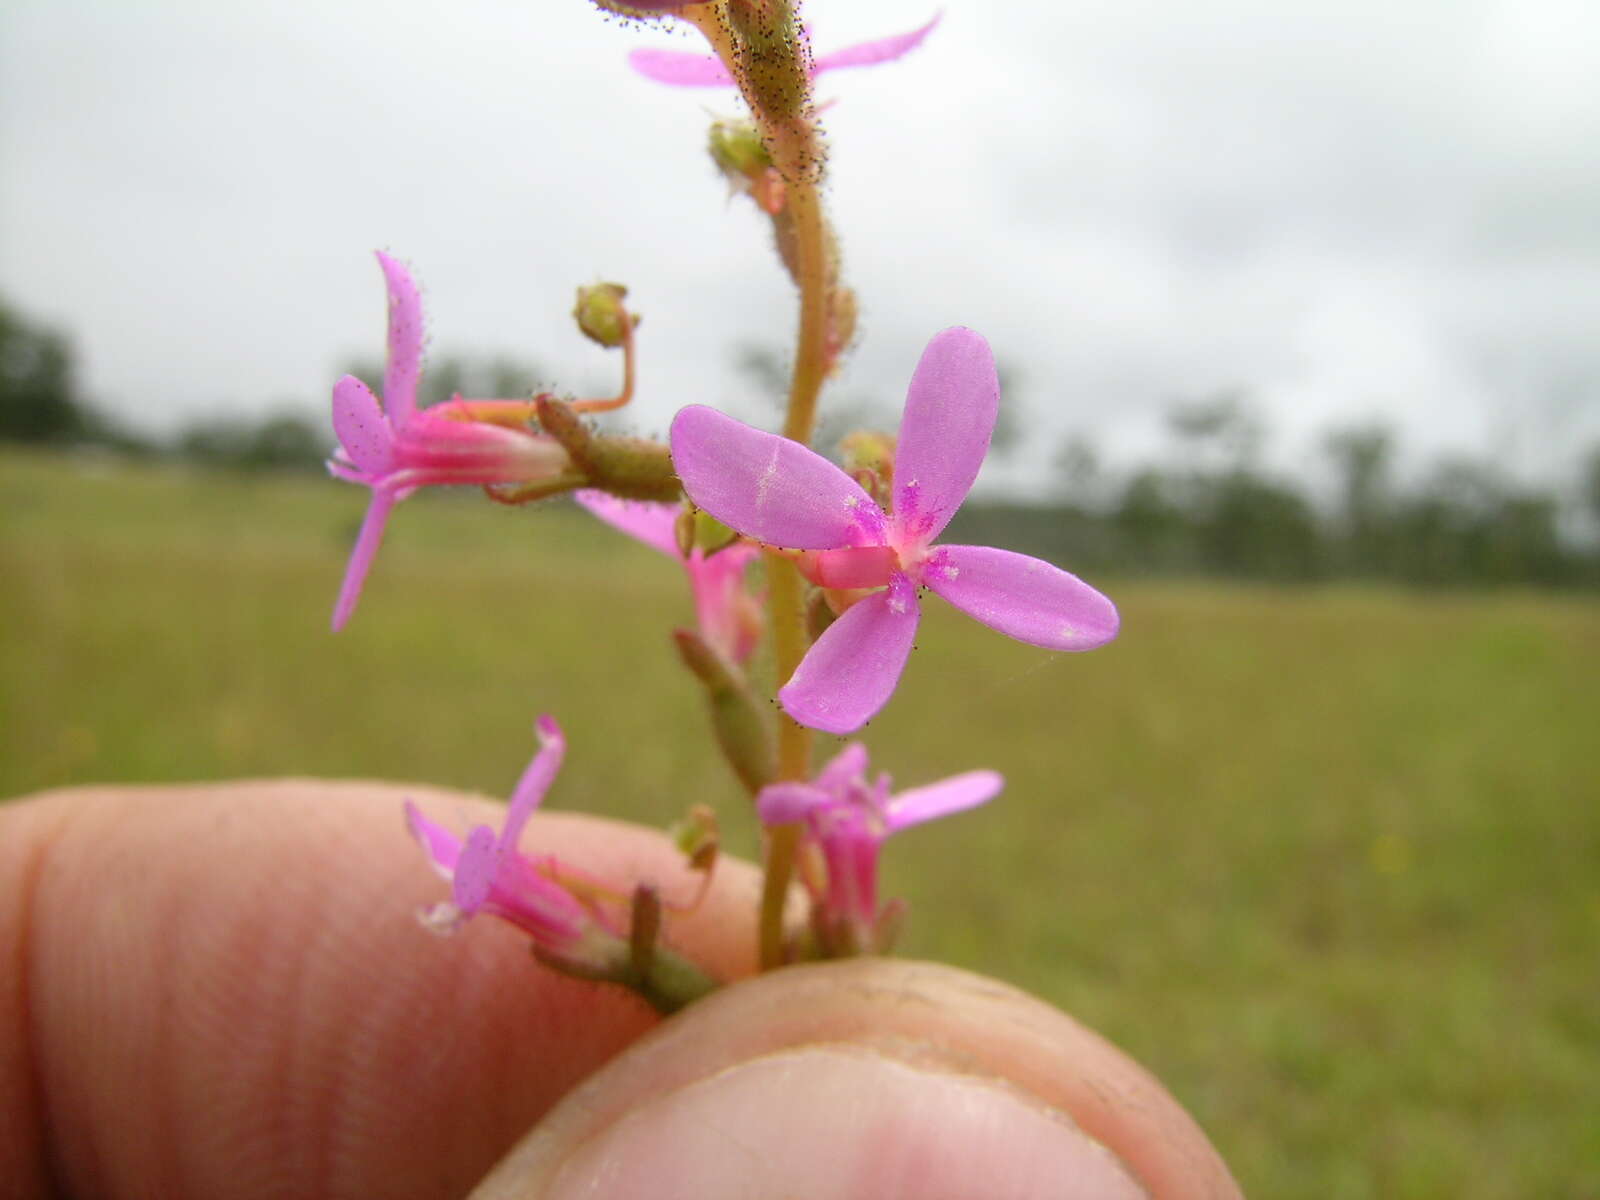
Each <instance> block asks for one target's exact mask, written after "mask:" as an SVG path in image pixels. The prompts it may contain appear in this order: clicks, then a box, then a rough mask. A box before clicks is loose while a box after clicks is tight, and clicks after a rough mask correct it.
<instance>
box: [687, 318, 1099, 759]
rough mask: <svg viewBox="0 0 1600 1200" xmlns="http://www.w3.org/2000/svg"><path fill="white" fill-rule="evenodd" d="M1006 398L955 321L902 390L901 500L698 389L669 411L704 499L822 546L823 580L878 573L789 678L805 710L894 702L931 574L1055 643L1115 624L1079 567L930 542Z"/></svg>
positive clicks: (761, 528)
mask: <svg viewBox="0 0 1600 1200" xmlns="http://www.w3.org/2000/svg"><path fill="white" fill-rule="evenodd" d="M999 401H1000V384H999V380H998V378H997V376H996V374H995V368H994V356H993V355H992V354H991V353H990V351H989V344H988V343H987V342H986V341H984V340H983V338H982V337H980V336H979V335H978V334H976V333H974V332H973V331H972V330H970V329H961V328H955V329H947V330H945V331H944V332H943V333H940V334H937V335H936V336H935V337H934V338H933V340H932V341H931V342H929V343H928V348H927V349H926V350H925V351H923V354H922V359H921V361H920V362H919V363H918V364H917V370H916V373H915V374H914V375H913V376H912V378H911V386H910V388H909V389H908V390H907V392H906V409H905V415H904V417H903V418H902V420H901V425H900V438H899V443H898V447H897V449H896V452H895V463H894V487H893V500H894V511H893V513H892V514H890V513H885V512H884V511H883V509H881V508H879V507H878V505H877V504H876V503H875V502H874V501H873V499H872V498H871V497H870V496H868V495H867V493H866V492H865V491H863V490H862V488H861V486H860V484H858V483H857V482H856V481H855V480H854V479H852V478H851V477H850V476H848V475H846V474H845V473H844V472H843V471H841V470H840V469H839V468H838V467H836V466H834V465H833V464H832V463H830V462H829V461H828V460H827V459H825V458H823V457H822V456H821V455H818V454H815V453H813V452H812V451H810V450H808V449H806V448H805V447H804V446H802V445H800V444H799V443H798V442H793V441H790V440H789V439H787V438H782V437H779V436H777V435H776V434H771V433H765V432H763V431H761V430H759V429H752V428H751V427H750V426H748V425H745V424H744V423H742V422H740V421H736V420H734V419H733V418H732V417H729V416H725V415H723V414H722V413H720V412H718V411H717V410H716V409H713V408H706V407H704V406H702V405H691V406H690V407H688V408H685V409H684V410H683V411H681V412H680V413H678V415H677V417H676V418H674V419H673V422H672V434H671V440H672V462H673V467H674V469H675V470H676V471H677V473H678V478H679V479H681V480H682V481H683V489H684V491H685V492H687V493H688V495H689V497H690V499H692V500H693V501H694V502H695V503H696V504H697V505H699V506H700V507H701V508H703V509H705V510H706V511H707V512H708V513H710V514H711V515H712V516H714V517H716V518H717V520H719V521H721V522H722V523H723V524H724V525H728V526H730V527H731V528H733V529H737V530H738V531H739V532H740V533H742V534H744V535H745V536H747V537H751V538H754V539H755V540H756V541H758V542H765V543H766V544H768V545H770V546H781V547H787V548H793V549H798V550H804V551H815V552H817V553H811V554H803V555H801V556H800V569H801V570H802V571H803V572H804V573H805V574H806V575H807V577H808V578H810V579H811V580H812V582H814V583H817V584H820V585H821V586H823V587H827V588H837V589H864V588H878V589H881V590H878V591H874V592H873V593H872V594H870V595H868V596H867V597H865V598H864V599H862V600H860V601H859V602H857V603H856V604H854V605H853V606H852V607H850V608H849V609H848V611H846V612H845V613H844V614H843V615H842V616H841V617H840V618H839V619H838V620H837V621H835V622H834V623H833V624H832V625H830V626H829V627H828V628H827V630H826V631H825V632H824V633H823V635H822V636H821V637H820V638H818V639H817V642H816V644H815V645H814V646H812V647H811V650H810V651H809V652H808V653H807V654H806V656H805V658H804V659H803V660H802V661H801V663H800V666H799V667H798V668H797V669H796V671H795V673H794V676H793V678H791V679H790V680H789V682H788V684H787V685H785V686H784V688H783V689H782V690H781V691H780V692H779V693H778V699H779V700H780V701H781V702H782V704H783V707H784V711H786V712H787V713H788V714H789V715H790V716H792V717H793V718H794V719H795V720H797V721H799V722H800V723H801V724H802V725H809V726H811V727H812V728H813V729H821V730H824V731H825V732H828V733H850V732H852V731H854V730H856V729H859V728H861V726H862V725H864V724H865V723H866V722H867V721H868V720H869V719H870V718H871V717H872V715H873V714H874V713H876V712H877V711H878V710H879V709H880V708H882V707H883V706H884V704H886V703H887V702H888V700H889V697H890V695H891V694H893V692H894V688H895V684H896V683H898V682H899V680H900V673H901V671H902V670H904V668H905V664H906V659H907V657H908V656H909V655H910V653H911V642H912V639H913V638H914V637H915V636H916V632H917V621H918V618H919V615H920V614H919V610H918V603H917V589H918V588H919V587H927V588H931V589H932V590H933V591H935V592H937V593H938V594H939V595H941V596H943V597H944V598H945V599H946V600H948V601H949V602H950V603H951V604H954V605H955V606H956V607H957V608H959V609H961V610H962V611H963V612H965V613H967V614H968V615H969V616H972V617H975V618H976V619H977V620H979V621H982V622H983V623H984V624H985V625H987V626H989V627H990V628H991V629H997V630H999V631H1000V632H1001V633H1003V634H1005V635H1007V636H1008V637H1013V638H1016V639H1017V640H1018V641H1020V642H1027V643H1028V644H1029V645H1032V646H1042V647H1044V648H1045V649H1047V650H1092V649H1094V648H1095V647H1097V646H1103V645H1105V644H1106V643H1107V642H1109V641H1110V640H1111V639H1112V638H1114V637H1116V635H1117V626H1118V616H1117V609H1116V606H1115V605H1113V604H1112V603H1111V601H1110V600H1108V599H1106V598H1105V597H1104V596H1102V595H1101V594H1100V593H1099V592H1097V591H1095V590H1094V589H1093V588H1092V587H1090V586H1089V585H1088V584H1086V583H1084V582H1083V581H1082V580H1081V579H1079V578H1078V577H1077V576H1075V575H1069V574H1067V572H1065V571H1063V570H1060V569H1059V568H1057V567H1053V566H1051V565H1050V564H1049V563H1047V562H1044V561H1042V560H1040V559H1037V558H1030V557H1028V556H1027V555H1025V554H1016V553H1013V552H1012V551H1010V550H1000V549H996V548H994V547H990V546H936V545H934V544H933V540H934V539H935V538H936V537H938V536H939V534H940V533H942V532H943V531H944V527H945V526H946V525H948V524H949V523H950V518H951V517H953V516H954V515H955V513H956V510H957V509H958V508H960V507H961V502H962V501H963V500H965V499H966V496H967V492H968V491H969V490H970V489H971V487H972V483H973V481H974V480H975V479H976V478H977V476H978V468H979V467H980V466H981V465H982V464H983V458H984V455H985V454H986V453H987V452H988V449H989V439H990V436H991V435H992V434H993V432H994V422H995V415H996V413H997V412H998V410H999Z"/></svg>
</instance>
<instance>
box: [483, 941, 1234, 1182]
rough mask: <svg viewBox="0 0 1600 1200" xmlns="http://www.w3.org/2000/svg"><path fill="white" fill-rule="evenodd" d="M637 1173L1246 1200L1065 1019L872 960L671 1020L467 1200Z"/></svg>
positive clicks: (1134, 1072) (737, 992) (960, 981)
mask: <svg viewBox="0 0 1600 1200" xmlns="http://www.w3.org/2000/svg"><path fill="white" fill-rule="evenodd" d="M697 1130H698V1131H704V1130H710V1131H713V1133H715V1132H716V1131H722V1132H723V1133H726V1134H727V1135H728V1136H726V1137H722V1136H712V1137H707V1136H703V1135H702V1134H700V1133H697ZM746 1151H748V1152H746ZM645 1167H648V1169H649V1171H650V1172H651V1175H650V1178H651V1179H652V1181H653V1186H652V1187H651V1189H650V1194H652V1195H658V1196H664V1197H671V1196H678V1195H682V1196H695V1197H717V1196H723V1195H727V1196H735V1195H749V1194H758V1195H766V1194H785V1189H787V1190H789V1191H792V1192H793V1193H794V1194H800V1195H807V1196H821V1197H832V1196H849V1197H856V1196H860V1197H863V1198H865V1197H873V1198H878V1197H888V1196H918V1197H927V1196H933V1197H940V1196H950V1197H956V1196H968V1195H1006V1196H1059V1197H1074V1196H1105V1197H1117V1196H1132V1195H1150V1196H1155V1197H1217V1198H1232V1197H1237V1196H1238V1195H1239V1192H1238V1188H1237V1186H1236V1185H1235V1184H1234V1182H1233V1180H1232V1178H1231V1176H1230V1175H1229V1173H1228V1170H1227V1167H1226V1166H1225V1165H1224V1164H1223V1162H1222V1160H1221V1158H1220V1157H1219V1156H1218V1155H1217V1153H1216V1151H1215V1150H1214V1149H1212V1147H1211V1145H1210V1143H1209V1142H1208V1141H1207V1140H1206V1137H1205V1135H1204V1134H1203V1133H1202V1132H1201V1131H1200V1129H1199V1127H1198V1126H1196V1125H1195V1123H1194V1122H1193V1120H1192V1119H1191V1118H1190V1117H1189V1116H1188V1114H1187V1113H1185V1112H1184V1111H1183V1109H1182V1108H1181V1107H1180V1106H1179V1105H1178V1104H1177V1102H1176V1101H1174V1100H1173V1099H1172V1097H1171V1096H1170V1095H1168V1093H1167V1092H1166V1091H1165V1089H1163V1088H1162V1087H1161V1085H1160V1084H1159V1083H1158V1082H1157V1081H1156V1080H1155V1079H1154V1078H1153V1077H1152V1076H1150V1075H1149V1074H1148V1073H1147V1072H1145V1071H1144V1070H1143V1068H1141V1067H1139V1066H1138V1065H1137V1064H1136V1063H1134V1062H1133V1061H1132V1060H1131V1059H1129V1058H1127V1056H1125V1055H1123V1054H1122V1053H1121V1052H1120V1051H1118V1050H1117V1049H1116V1048H1115V1047H1112V1046H1111V1045H1110V1044H1109V1043H1107V1042H1105V1041H1104V1040H1102V1039H1101V1038H1099V1037H1098V1036H1096V1035H1095V1034H1093V1033H1091V1032H1090V1031H1088V1030H1086V1029H1084V1028H1083V1027H1082V1026H1080V1025H1078V1024H1077V1023H1076V1022H1075V1021H1073V1020H1072V1019H1071V1018H1070V1017H1067V1016H1066V1015H1065V1014H1062V1013H1060V1012H1058V1011H1057V1010H1055V1009H1054V1008H1051V1007H1050V1006H1048V1005H1046V1004H1044V1003H1043V1002H1042V1001H1039V1000H1037V999H1035V998H1033V997H1030V996H1027V995H1025V994H1024V993H1021V992H1018V991H1016V990H1015V989H1012V988H1010V987H1007V986H1005V985H1003V984H999V983H996V982H995V981H992V980H988V979H983V978H980V977H978V976H974V975H971V974H968V973H966V972H963V971H958V970H955V969H952V968H947V967H940V966H934V965H930V964H923V963H906V962H896V961H891V960H881V959H857V960H851V961H849V962H840V963H831V964H822V965H816V966H807V967H796V968H790V969H788V970H785V971H781V972H776V973H773V974H770V975H763V976H760V977H758V978H756V979H752V980H748V981H746V982H744V983H741V984H739V985H737V986H735V987H731V988H728V989H725V990H724V991H722V992H719V993H717V994H716V995H714V996H712V997H711V998H709V999H708V1000H706V1001H703V1002H702V1003H700V1004H698V1005H696V1006H695V1007H694V1008H692V1009H689V1010H688V1011H686V1012H684V1013H683V1014H680V1015H679V1016H678V1017H676V1018H674V1019H673V1020H672V1021H671V1022H669V1023H667V1024H666V1025H663V1026H662V1027H661V1028H659V1029H658V1030H656V1031H655V1032H654V1033H653V1034H651V1035H650V1036H649V1037H647V1038H645V1039H644V1040H643V1041H641V1042H639V1043H637V1044H636V1045H635V1046H633V1047H631V1048H630V1049H629V1050H628V1051H627V1052H625V1053H624V1054H622V1055H620V1056H619V1057H618V1058H617V1059H616V1060H614V1061H613V1062H611V1063H609V1064H608V1065H607V1066H606V1068H605V1069H604V1070H602V1071H601V1072H600V1073H599V1074H597V1075H596V1076H595V1077H594V1078H592V1079H591V1080H589V1081H588V1082H587V1083H586V1084H584V1085H583V1086H582V1087H581V1088H579V1089H578V1090H577V1091H576V1092H574V1093H573V1094H572V1095H570V1096H569V1097H568V1098H567V1099H566V1100H565V1101H563V1102H562V1104H561V1105H560V1106H558V1107H557V1108H556V1109H555V1110H554V1111H553V1112H552V1113H551V1114H550V1116H549V1117H547V1118H546V1120H545V1121H544V1122H543V1123H542V1124H541V1125H540V1126H539V1127H538V1128H537V1129H535V1130H534V1131H533V1132H532V1133H531V1134H530V1135H529V1136H528V1137H527V1138H526V1139H524V1141H523V1142H522V1143H521V1144H520V1145H519V1146H518V1147H517V1149H516V1150H515V1151H513V1153H512V1154H511V1155H510V1156H509V1157H508V1158H507V1159H506V1160H505V1161H504V1162H503V1163H502V1164H501V1165H500V1166H499V1167H497V1168H496V1169H495V1171H494V1172H492V1173H491V1174H490V1176H489V1177H487V1178H486V1179H485V1181H484V1183H483V1185H482V1186H481V1187H480V1190H479V1191H477V1192H475V1193H473V1195H474V1197H475V1198H476V1200H523V1198H531V1197H559V1198H562V1200H565V1198H566V1197H571V1196H581V1195H590V1196H604V1195H623V1194H632V1193H630V1192H628V1190H627V1187H626V1186H623V1185H624V1184H627V1183H628V1182H629V1181H632V1180H634V1179H635V1173H636V1172H637V1171H639V1170H642V1169H644V1168H645ZM985 1180H987V1182H985ZM997 1181H999V1184H1000V1186H999V1187H998V1190H996V1183H997Z"/></svg>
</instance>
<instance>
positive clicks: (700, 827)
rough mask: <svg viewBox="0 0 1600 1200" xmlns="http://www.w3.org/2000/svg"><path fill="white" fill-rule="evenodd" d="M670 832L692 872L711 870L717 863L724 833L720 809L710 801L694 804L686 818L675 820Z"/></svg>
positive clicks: (673, 841) (674, 843)
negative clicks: (719, 827) (718, 813)
mask: <svg viewBox="0 0 1600 1200" xmlns="http://www.w3.org/2000/svg"><path fill="white" fill-rule="evenodd" d="M667 832H668V834H669V836H671V838H672V843H673V845H675V846H677V848H678V850H679V852H680V853H681V854H682V855H683V856H684V858H685V859H686V860H688V865H689V869H690V870H691V871H706V872H709V871H710V870H711V868H712V867H713V866H715V865H716V861H717V853H718V851H719V850H720V849H721V846H722V834H721V831H720V830H719V829H718V827H717V813H716V810H715V809H713V808H712V807H711V806H710V805H709V804H691V805H690V806H689V811H688V812H687V813H686V814H684V818H683V820H681V821H677V822H674V823H673V825H672V827H671V828H670V829H669V830H668V831H667Z"/></svg>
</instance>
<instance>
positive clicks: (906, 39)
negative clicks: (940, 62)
mask: <svg viewBox="0 0 1600 1200" xmlns="http://www.w3.org/2000/svg"><path fill="white" fill-rule="evenodd" d="M943 17H944V14H943V13H935V14H934V18H933V20H931V21H929V22H928V23H927V24H926V25H923V26H922V27H921V28H918V29H913V30H912V31H911V32H910V33H899V34H896V35H894V36H893V37H886V38H879V39H877V40H876V41H872V42H857V43H856V44H855V45H854V46H846V47H845V48H844V49H843V50H835V51H834V52H833V53H832V54H824V55H823V56H822V57H821V58H819V59H817V60H816V62H814V63H813V64H812V67H811V74H812V75H813V76H817V75H821V74H822V73H823V72H824V71H837V70H840V69H842V68H844V67H870V66H872V65H873V64H875V63H884V62H892V61H893V60H895V59H897V58H900V57H902V56H904V55H906V54H909V53H910V52H911V51H913V50H915V49H916V48H917V47H918V46H920V45H921V44H922V41H923V39H924V38H926V37H927V36H928V35H929V34H930V33H932V32H933V27H934V26H935V25H937V24H938V23H939V22H940V20H941V19H942V18H943Z"/></svg>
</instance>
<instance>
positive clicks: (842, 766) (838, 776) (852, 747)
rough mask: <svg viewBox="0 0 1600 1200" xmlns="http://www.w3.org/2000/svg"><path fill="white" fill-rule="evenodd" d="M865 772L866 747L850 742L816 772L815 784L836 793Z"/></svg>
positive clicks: (841, 791) (842, 790)
mask: <svg viewBox="0 0 1600 1200" xmlns="http://www.w3.org/2000/svg"><path fill="white" fill-rule="evenodd" d="M866 773H867V748H866V747H865V746H863V745H862V744H861V743H860V742H851V743H850V744H849V745H847V746H846V747H845V748H844V749H843V750H841V751H839V753H837V754H835V755H834V756H833V757H832V758H831V759H829V760H828V765H827V766H825V767H823V768H822V770H820V771H818V772H817V786H818V787H820V788H823V789H824V790H826V791H828V792H832V793H834V794H836V795H838V794H843V792H844V790H845V789H846V788H848V787H849V786H850V785H851V784H853V783H855V782H856V781H857V780H859V779H861V778H862V777H863V776H865V775H866Z"/></svg>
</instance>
